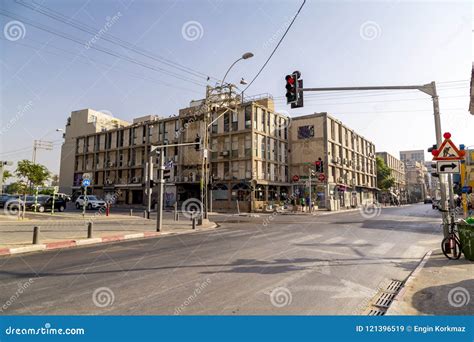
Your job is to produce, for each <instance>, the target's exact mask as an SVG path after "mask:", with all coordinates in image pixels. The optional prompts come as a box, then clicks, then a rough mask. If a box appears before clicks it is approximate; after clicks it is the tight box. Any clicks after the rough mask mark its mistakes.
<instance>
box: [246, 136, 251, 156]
mask: <svg viewBox="0 0 474 342" xmlns="http://www.w3.org/2000/svg"><path fill="white" fill-rule="evenodd" d="M251 154H252V136H251V135H246V136H245V156H246V157H251Z"/></svg>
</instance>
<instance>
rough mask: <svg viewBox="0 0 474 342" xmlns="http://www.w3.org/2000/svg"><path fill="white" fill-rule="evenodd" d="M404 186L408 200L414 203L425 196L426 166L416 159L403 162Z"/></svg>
mask: <svg viewBox="0 0 474 342" xmlns="http://www.w3.org/2000/svg"><path fill="white" fill-rule="evenodd" d="M405 173H406V183H407V184H406V186H407V192H408V201H409V202H410V203H416V202H420V201H422V200H423V199H424V198H425V197H426V194H427V192H426V183H425V175H426V173H427V169H426V166H425V165H424V164H422V163H420V162H417V161H408V162H406V163H405Z"/></svg>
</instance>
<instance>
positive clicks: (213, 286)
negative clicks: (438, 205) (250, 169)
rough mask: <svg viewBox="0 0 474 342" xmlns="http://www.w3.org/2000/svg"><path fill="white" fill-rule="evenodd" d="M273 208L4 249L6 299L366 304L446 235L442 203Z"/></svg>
mask: <svg viewBox="0 0 474 342" xmlns="http://www.w3.org/2000/svg"><path fill="white" fill-rule="evenodd" d="M269 217H270V216H268V215H267V216H260V217H236V216H232V217H231V216H215V217H211V220H213V221H216V222H218V223H219V224H220V225H221V228H220V229H218V230H212V231H201V232H196V233H195V234H184V235H175V236H166V237H157V238H151V239H146V240H135V241H128V242H118V243H113V244H108V245H103V246H88V247H81V248H76V249H68V250H58V251H55V252H45V253H41V254H31V255H24V256H11V257H4V258H0V264H1V267H0V286H1V287H0V288H1V290H0V308H2V310H3V312H4V313H6V314H42V315H43V314H131V315H140V314H178V315H183V314H229V315H234V314H236V315H237V314H272V315H286V314H290V315H293V314H298V315H301V314H303V315H307V314H364V313H365V312H366V310H367V308H368V307H369V306H371V303H372V300H373V298H374V296H376V295H377V293H378V291H379V289H380V288H383V287H385V286H386V285H387V284H388V283H390V282H391V281H393V280H399V281H404V280H405V279H406V278H407V277H408V276H409V274H410V273H411V272H412V271H413V270H414V269H415V267H416V266H417V265H418V264H419V262H420V260H421V259H422V258H423V256H424V255H425V254H426V252H427V251H429V250H431V249H433V248H434V247H435V246H437V245H438V244H439V241H440V238H441V232H440V228H439V213H438V212H436V211H433V210H432V209H431V207H430V206H428V205H426V206H424V205H415V206H410V207H405V208H387V209H382V211H381V212H378V213H376V215H374V216H373V217H367V213H362V212H348V213H341V214H338V215H324V216H318V217H315V216H284V215H274V216H273V218H272V219H271V220H270V219H269ZM25 284H27V285H28V286H27V288H26V289H25V290H24V291H22V293H21V295H17V292H18V287H19V286H20V285H21V286H23V287H24V285H25ZM25 286H26V285H25ZM2 303H5V304H3V306H1V305H2Z"/></svg>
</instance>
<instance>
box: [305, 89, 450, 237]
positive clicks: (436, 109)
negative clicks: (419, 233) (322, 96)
mask: <svg viewBox="0 0 474 342" xmlns="http://www.w3.org/2000/svg"><path fill="white" fill-rule="evenodd" d="M409 89H414V90H419V91H421V92H423V93H425V94H427V95H430V96H431V98H432V100H433V114H434V124H435V133H436V144H437V146H438V148H439V147H440V146H441V143H442V142H443V139H442V136H441V118H440V113H439V98H438V94H437V92H436V83H435V82H431V83H428V84H423V85H412V86H374V87H329V88H328V87H325V88H301V89H299V90H300V91H301V92H303V93H304V92H310V91H341V90H346V91H347V90H349V91H350V90H355V91H360V90H409ZM439 183H440V187H441V209H443V210H446V209H447V197H448V196H447V189H446V178H445V176H444V175H440V177H439ZM446 218H447V213H446V212H444V211H443V219H446ZM444 234H445V236H447V231H445V232H444Z"/></svg>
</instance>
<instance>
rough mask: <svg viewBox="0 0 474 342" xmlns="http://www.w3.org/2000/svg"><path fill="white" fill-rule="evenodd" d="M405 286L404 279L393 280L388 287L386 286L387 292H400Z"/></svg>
mask: <svg viewBox="0 0 474 342" xmlns="http://www.w3.org/2000/svg"><path fill="white" fill-rule="evenodd" d="M402 286H403V281H400V280H392V281H391V282H390V283H389V284H388V286H387V288H386V290H385V291H386V292H392V293H398V291H400V290H401V288H402Z"/></svg>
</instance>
